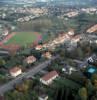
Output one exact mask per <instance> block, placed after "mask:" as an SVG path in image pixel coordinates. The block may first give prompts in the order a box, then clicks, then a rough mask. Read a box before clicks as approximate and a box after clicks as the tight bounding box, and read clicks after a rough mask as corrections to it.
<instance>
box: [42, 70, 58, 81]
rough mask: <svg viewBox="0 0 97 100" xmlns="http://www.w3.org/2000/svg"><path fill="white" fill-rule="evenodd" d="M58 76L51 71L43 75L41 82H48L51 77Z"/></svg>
mask: <svg viewBox="0 0 97 100" xmlns="http://www.w3.org/2000/svg"><path fill="white" fill-rule="evenodd" d="M56 75H58V73H57V72H56V71H51V72H49V73H48V74H46V75H44V76H43V77H42V79H43V80H45V81H48V80H49V79H51V78H52V77H54V76H56Z"/></svg>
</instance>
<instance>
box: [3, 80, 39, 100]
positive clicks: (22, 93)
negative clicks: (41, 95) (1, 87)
mask: <svg viewBox="0 0 97 100" xmlns="http://www.w3.org/2000/svg"><path fill="white" fill-rule="evenodd" d="M34 84H35V83H34V81H32V80H31V79H28V80H24V81H23V83H21V84H18V85H15V90H12V91H9V92H7V93H5V95H4V97H5V100H38V95H37V93H36V92H35V91H34V90H33V87H34Z"/></svg>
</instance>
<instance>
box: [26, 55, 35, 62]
mask: <svg viewBox="0 0 97 100" xmlns="http://www.w3.org/2000/svg"><path fill="white" fill-rule="evenodd" d="M25 62H26V63H27V64H32V63H34V62H36V58H35V57H34V56H28V57H27V58H26V59H25Z"/></svg>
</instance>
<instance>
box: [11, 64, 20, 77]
mask: <svg viewBox="0 0 97 100" xmlns="http://www.w3.org/2000/svg"><path fill="white" fill-rule="evenodd" d="M9 73H10V75H11V76H12V77H17V76H18V75H20V74H21V73H22V69H21V68H20V67H17V66H16V67H13V68H11V69H10V70H9Z"/></svg>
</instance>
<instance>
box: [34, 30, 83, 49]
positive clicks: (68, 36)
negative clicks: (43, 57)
mask: <svg viewBox="0 0 97 100" xmlns="http://www.w3.org/2000/svg"><path fill="white" fill-rule="evenodd" d="M80 39H81V35H75V34H74V31H73V30H71V31H69V32H68V33H62V34H59V36H58V37H57V38H55V39H54V40H53V41H50V42H48V43H45V44H43V45H37V46H36V47H35V49H36V50H41V49H43V48H48V49H55V47H56V46H58V45H60V44H63V43H65V42H66V41H70V43H71V44H74V43H77V42H79V41H80Z"/></svg>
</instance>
